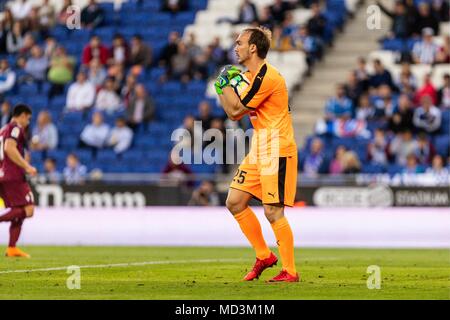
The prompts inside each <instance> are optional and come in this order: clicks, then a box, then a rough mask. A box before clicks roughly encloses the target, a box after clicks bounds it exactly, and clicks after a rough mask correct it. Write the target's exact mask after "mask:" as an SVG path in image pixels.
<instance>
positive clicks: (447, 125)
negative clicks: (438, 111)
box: [441, 110, 450, 135]
mask: <svg viewBox="0 0 450 320" xmlns="http://www.w3.org/2000/svg"><path fill="white" fill-rule="evenodd" d="M441 133H443V134H447V135H448V134H450V110H445V111H443V112H442V125H441Z"/></svg>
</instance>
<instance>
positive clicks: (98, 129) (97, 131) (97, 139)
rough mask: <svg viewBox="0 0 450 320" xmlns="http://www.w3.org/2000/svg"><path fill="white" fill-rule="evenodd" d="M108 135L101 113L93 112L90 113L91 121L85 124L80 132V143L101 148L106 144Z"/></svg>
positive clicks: (107, 127) (107, 128)
mask: <svg viewBox="0 0 450 320" xmlns="http://www.w3.org/2000/svg"><path fill="white" fill-rule="evenodd" d="M108 135H109V126H108V125H107V124H106V123H104V122H103V115H102V114H101V113H100V112H95V113H94V114H93V115H92V122H91V123H90V124H88V125H86V126H85V127H84V129H83V131H82V132H81V136H80V140H81V145H82V146H85V147H86V146H87V147H92V148H95V149H101V148H103V147H104V146H105V145H106V142H107V139H108Z"/></svg>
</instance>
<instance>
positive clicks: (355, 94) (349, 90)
mask: <svg viewBox="0 0 450 320" xmlns="http://www.w3.org/2000/svg"><path fill="white" fill-rule="evenodd" d="M344 90H345V95H346V96H347V97H348V98H350V99H351V100H352V104H353V105H354V106H356V105H357V104H358V101H359V97H360V96H361V95H362V93H363V92H364V84H363V83H362V82H361V81H358V77H357V74H356V71H352V72H350V74H349V77H348V80H347V83H346V84H345V86H344Z"/></svg>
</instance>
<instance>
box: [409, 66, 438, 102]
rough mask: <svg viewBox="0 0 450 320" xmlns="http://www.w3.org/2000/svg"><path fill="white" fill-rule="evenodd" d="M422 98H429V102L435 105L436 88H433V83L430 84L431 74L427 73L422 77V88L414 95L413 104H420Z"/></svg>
mask: <svg viewBox="0 0 450 320" xmlns="http://www.w3.org/2000/svg"><path fill="white" fill-rule="evenodd" d="M424 96H429V97H431V101H432V103H433V104H436V103H437V91H436V88H435V87H434V85H433V83H432V82H431V74H429V73H427V74H426V75H425V76H424V81H423V85H422V87H420V88H419V89H418V90H417V91H416V94H415V97H414V103H415V104H416V105H417V104H420V103H421V101H422V98H423V97H424Z"/></svg>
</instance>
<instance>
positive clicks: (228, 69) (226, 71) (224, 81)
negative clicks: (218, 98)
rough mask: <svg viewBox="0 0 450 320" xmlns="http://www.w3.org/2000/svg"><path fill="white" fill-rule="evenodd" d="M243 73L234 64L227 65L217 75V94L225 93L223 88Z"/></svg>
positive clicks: (215, 84)
mask: <svg viewBox="0 0 450 320" xmlns="http://www.w3.org/2000/svg"><path fill="white" fill-rule="evenodd" d="M240 73H241V70H240V69H238V68H236V67H235V66H232V65H226V66H225V67H223V68H222V70H221V71H220V74H219V76H218V77H217V80H216V82H215V83H214V87H215V88H216V92H217V94H223V88H225V87H226V86H228V85H229V84H230V80H231V79H233V78H234V77H236V76H237V75H239V74H240Z"/></svg>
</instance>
